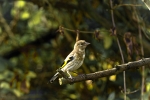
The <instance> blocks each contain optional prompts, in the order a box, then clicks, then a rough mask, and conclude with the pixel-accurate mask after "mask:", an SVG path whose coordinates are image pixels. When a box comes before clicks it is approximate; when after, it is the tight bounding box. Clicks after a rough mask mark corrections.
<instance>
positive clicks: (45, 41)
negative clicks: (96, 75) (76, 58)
mask: <svg viewBox="0 0 150 100" xmlns="http://www.w3.org/2000/svg"><path fill="white" fill-rule="evenodd" d="M113 5H114V6H113V8H112V9H113V11H114V20H115V24H116V27H113V24H112V19H111V17H112V16H111V12H110V11H111V7H110V1H109V0H0V100H123V73H119V74H117V75H112V76H110V77H104V78H100V79H96V80H87V81H83V82H78V83H74V84H66V85H62V86H60V85H59V83H58V80H56V81H54V83H52V84H47V82H48V81H49V79H50V78H51V77H52V76H53V75H54V74H55V73H56V70H57V69H58V68H59V67H60V66H61V64H62V63H63V60H64V59H65V57H66V56H67V55H68V54H69V53H70V51H72V49H73V46H74V43H75V41H76V30H79V31H85V32H84V33H83V32H79V34H80V39H84V40H86V41H87V42H90V43H91V44H90V45H89V46H88V47H87V49H86V58H85V60H84V63H83V65H82V67H81V68H79V69H78V70H77V73H78V74H85V73H86V74H88V73H93V72H96V71H100V70H106V69H110V68H113V67H115V65H118V64H122V60H121V55H120V52H119V47H118V44H117V40H116V37H117V38H118V39H119V42H120V46H121V48H122V52H123V56H124V59H125V63H127V62H129V61H135V60H139V59H141V58H142V56H143V57H149V56H150V52H149V51H150V44H149V43H150V11H149V10H148V8H147V7H146V6H145V5H144V3H143V2H142V0H130V1H125V0H113ZM62 27H63V28H62ZM140 32H141V35H142V39H143V40H142V44H140V39H139V38H140ZM116 33H117V35H116ZM141 47H143V48H144V55H143V54H142V53H141ZM145 79H146V83H145V94H144V98H145V99H144V100H150V69H148V66H146V71H145ZM141 80H142V77H141V68H139V69H134V70H128V71H126V86H127V92H128V94H127V100H139V98H140V93H141V90H140V88H141ZM135 90H136V92H133V93H130V92H132V91H135Z"/></svg>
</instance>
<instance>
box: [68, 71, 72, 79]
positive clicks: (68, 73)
mask: <svg viewBox="0 0 150 100" xmlns="http://www.w3.org/2000/svg"><path fill="white" fill-rule="evenodd" d="M67 74H68V75H69V78H71V79H72V76H71V74H70V73H69V71H67Z"/></svg>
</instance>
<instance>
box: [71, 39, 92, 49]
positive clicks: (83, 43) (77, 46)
mask: <svg viewBox="0 0 150 100" xmlns="http://www.w3.org/2000/svg"><path fill="white" fill-rule="evenodd" d="M89 44H90V43H89V42H86V41H85V40H79V41H77V42H76V43H75V45H74V49H78V50H79V51H83V50H85V48H86V47H87V46H88V45H89Z"/></svg>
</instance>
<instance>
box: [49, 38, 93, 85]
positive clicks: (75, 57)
mask: <svg viewBox="0 0 150 100" xmlns="http://www.w3.org/2000/svg"><path fill="white" fill-rule="evenodd" d="M89 44H90V43H88V42H86V41H85V40H79V41H77V42H76V43H75V45H74V49H73V51H72V52H71V53H70V54H69V55H68V56H67V57H66V59H65V60H64V63H63V64H62V66H61V70H62V71H63V72H67V73H68V75H69V77H70V78H72V76H71V75H70V73H69V72H72V71H74V70H76V69H78V68H79V67H80V66H81V65H82V63H83V61H84V58H85V48H86V47H87V45H89ZM58 75H59V72H57V73H56V74H55V75H54V76H53V77H52V78H51V79H50V83H52V82H53V81H54V80H55V79H56V78H57V77H58Z"/></svg>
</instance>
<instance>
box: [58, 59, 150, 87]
mask: <svg viewBox="0 0 150 100" xmlns="http://www.w3.org/2000/svg"><path fill="white" fill-rule="evenodd" d="M148 64H150V58H143V59H141V60H138V61H133V62H128V63H126V64H121V65H116V66H115V68H112V69H108V70H104V71H97V72H94V73H90V74H82V75H78V76H77V77H73V78H72V79H71V78H66V79H65V78H59V84H60V85H64V84H73V83H76V82H81V81H85V80H94V79H98V78H102V77H107V76H111V75H114V74H118V73H120V72H123V71H125V70H129V69H136V68H139V67H142V66H144V65H148Z"/></svg>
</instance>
